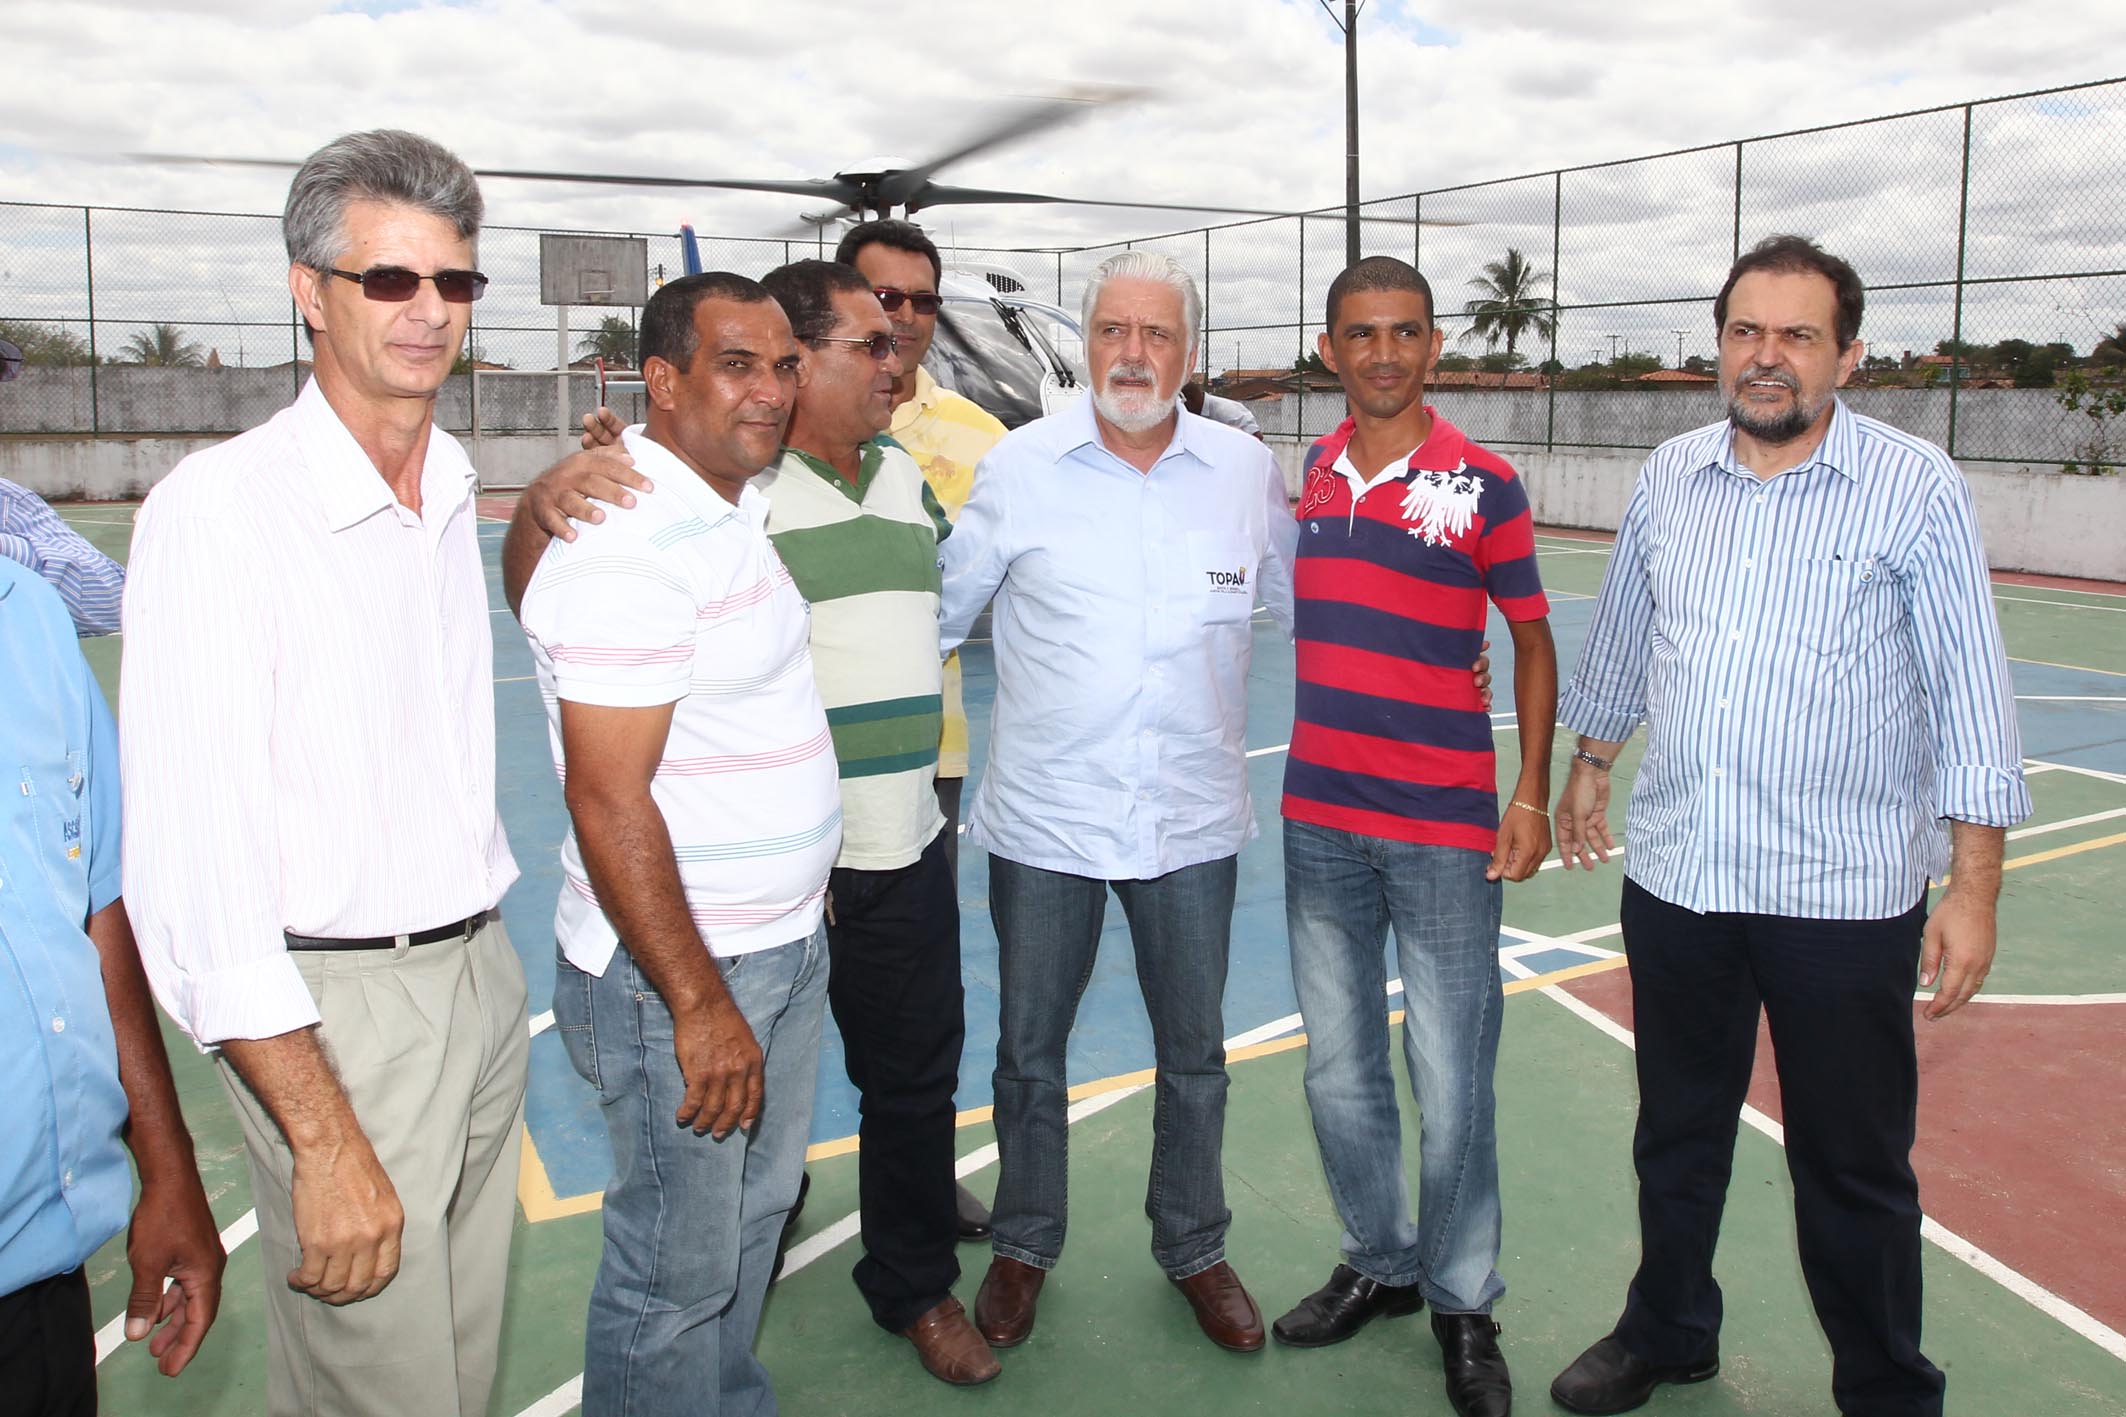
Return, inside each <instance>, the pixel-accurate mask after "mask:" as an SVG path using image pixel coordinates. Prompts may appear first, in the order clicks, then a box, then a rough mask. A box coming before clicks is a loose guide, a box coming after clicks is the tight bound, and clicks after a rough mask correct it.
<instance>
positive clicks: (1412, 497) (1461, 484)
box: [1403, 460, 1484, 546]
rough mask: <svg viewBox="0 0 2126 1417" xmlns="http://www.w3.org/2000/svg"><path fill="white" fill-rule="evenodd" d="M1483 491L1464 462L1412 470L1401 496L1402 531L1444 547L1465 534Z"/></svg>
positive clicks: (1473, 520)
mask: <svg viewBox="0 0 2126 1417" xmlns="http://www.w3.org/2000/svg"><path fill="white" fill-rule="evenodd" d="M1483 490H1484V484H1483V479H1482V478H1480V477H1478V476H1477V475H1476V474H1475V473H1473V472H1471V471H1469V464H1468V462H1467V461H1466V460H1462V461H1457V462H1456V463H1455V464H1454V466H1453V467H1452V468H1425V467H1420V468H1414V469H1412V470H1411V473H1410V486H1409V490H1408V491H1406V492H1405V493H1404V494H1403V520H1404V521H1406V522H1408V523H1409V525H1408V526H1406V527H1404V528H1403V530H1405V531H1407V532H1409V533H1410V534H1411V535H1412V536H1414V537H1416V538H1417V539H1418V540H1419V541H1422V542H1424V543H1425V544H1426V545H1427V546H1445V545H1447V544H1448V543H1449V542H1451V541H1453V540H1454V539H1455V538H1456V537H1459V536H1464V535H1467V534H1468V531H1469V528H1470V526H1471V525H1472V524H1473V523H1474V522H1475V520H1476V504H1477V502H1478V501H1479V499H1480V498H1481V497H1482V496H1483Z"/></svg>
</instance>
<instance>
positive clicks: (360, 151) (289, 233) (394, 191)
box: [281, 128, 484, 271]
mask: <svg viewBox="0 0 2126 1417" xmlns="http://www.w3.org/2000/svg"><path fill="white" fill-rule="evenodd" d="M349 202H385V203H389V204H391V205H393V206H400V207H413V208H415V209H416V210H418V211H424V212H427V213H429V214H430V215H431V216H438V217H441V218H442V219H443V220H445V221H447V222H449V223H450V224H451V225H452V226H454V227H456V228H457V231H458V235H459V236H460V237H461V238H463V239H464V240H467V241H471V240H473V239H475V238H476V237H478V236H479V234H480V217H481V215H482V214H483V211H484V203H483V202H482V201H481V200H480V184H479V182H478V181H477V180H475V178H474V177H473V175H472V169H471V168H469V167H467V166H466V165H465V164H464V163H463V162H462V161H460V160H459V158H458V156H457V155H456V154H455V153H453V152H451V151H450V150H449V149H448V148H446V147H444V146H443V145H442V144H440V143H436V142H431V141H430V140H429V139H427V138H424V137H422V136H420V135H419V134H418V133H408V132H404V131H402V130H400V129H397V128H378V129H375V130H373V131H371V132H367V133H349V134H347V135H346V136H345V137H340V138H334V139H333V140H332V141H331V142H329V143H327V144H325V146H323V147H321V148H319V149H318V150H317V151H316V152H314V153H312V154H310V156H309V157H307V158H305V159H304V160H303V165H302V167H301V169H300V170H298V171H297V172H296V174H295V181H293V182H292V183H290V184H289V185H288V206H287V209H286V210H285V211H283V212H282V213H281V232H282V235H283V236H285V237H286V238H287V242H288V259H289V260H290V261H292V262H294V263H295V264H296V265H298V266H308V267H310V268H311V269H312V270H318V271H322V270H329V269H330V268H331V267H332V266H333V264H334V263H335V262H337V261H338V260H339V258H340V254H341V253H342V252H343V251H345V250H346V248H347V204H348V203H349Z"/></svg>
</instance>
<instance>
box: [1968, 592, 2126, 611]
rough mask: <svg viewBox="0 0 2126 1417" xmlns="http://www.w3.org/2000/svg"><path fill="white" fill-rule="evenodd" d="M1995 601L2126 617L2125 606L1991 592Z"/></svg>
mask: <svg viewBox="0 0 2126 1417" xmlns="http://www.w3.org/2000/svg"><path fill="white" fill-rule="evenodd" d="M1993 598H1994V599H1995V600H2012V601H2014V602H2015V603H2016V604H2017V605H2050V606H2052V607H2054V608H2055V609H2059V610H2102V611H2105V612H2107V613H2108V614H2112V615H2126V605H2091V604H2089V603H2088V602H2086V601H2081V600H2042V599H2040V598H2038V597H2037V596H2034V595H2002V594H2001V593H2000V592H1999V591H1995V592H1993Z"/></svg>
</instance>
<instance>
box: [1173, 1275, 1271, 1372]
mask: <svg viewBox="0 0 2126 1417" xmlns="http://www.w3.org/2000/svg"><path fill="white" fill-rule="evenodd" d="M1174 1287H1175V1288H1177V1289H1179V1290H1180V1291H1181V1294H1182V1297H1183V1298H1185V1299H1187V1300H1188V1306H1189V1307H1190V1308H1191V1309H1194V1310H1195V1311H1196V1325H1197V1327H1199V1328H1201V1329H1202V1330H1203V1336H1204V1337H1205V1338H1208V1339H1209V1340H1210V1341H1211V1342H1213V1343H1215V1344H1217V1345H1218V1346H1219V1347H1220V1348H1224V1349H1228V1350H1230V1351H1232V1352H1234V1353H1253V1352H1256V1351H1257V1350H1259V1349H1260V1348H1261V1347H1262V1310H1260V1309H1258V1308H1256V1307H1255V1301H1254V1300H1253V1299H1251V1298H1249V1297H1248V1291H1247V1289H1246V1287H1245V1286H1243V1285H1242V1284H1241V1282H1240V1276H1239V1275H1237V1274H1235V1273H1233V1267H1232V1266H1231V1265H1229V1264H1227V1263H1226V1262H1225V1261H1224V1260H1220V1261H1218V1263H1216V1264H1214V1265H1212V1266H1211V1267H1210V1268H1209V1269H1205V1270H1198V1271H1197V1272H1196V1273H1194V1274H1192V1275H1190V1276H1189V1277H1188V1278H1187V1279H1176V1280H1174Z"/></svg>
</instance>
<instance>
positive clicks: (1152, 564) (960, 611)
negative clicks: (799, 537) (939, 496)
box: [938, 397, 1299, 880]
mask: <svg viewBox="0 0 2126 1417" xmlns="http://www.w3.org/2000/svg"><path fill="white" fill-rule="evenodd" d="M1298 539H1299V525H1298V523H1297V522H1296V521H1294V520H1293V518H1292V511H1291V504H1290V503H1289V502H1288V501H1287V500H1286V497H1285V490H1284V476H1283V474H1282V473H1281V472H1279V471H1278V468H1277V464H1276V461H1275V459H1273V458H1272V457H1271V456H1270V452H1269V449H1267V448H1266V447H1264V446H1263V445H1262V444H1261V443H1260V442H1258V441H1257V440H1255V439H1253V438H1250V437H1249V436H1248V435H1247V434H1245V433H1241V432H1239V431H1237V430H1235V429H1232V428H1226V427H1223V426H1221V425H1219V424H1216V423H1212V422H1211V421H1209V420H1208V419H1204V418H1198V417H1197V416H1195V415H1194V414H1191V413H1181V414H1179V415H1178V416H1177V419H1176V422H1175V427H1174V433H1173V438H1172V441H1171V442H1170V443H1169V444H1168V445H1167V448H1166V450H1165V451H1164V452H1163V453H1161V454H1160V456H1159V460H1158V461H1157V462H1155V463H1154V464H1153V465H1152V468H1151V471H1150V472H1139V471H1138V470H1137V469H1136V468H1134V467H1132V466H1130V465H1129V464H1128V463H1126V462H1124V461H1122V459H1120V458H1118V457H1116V456H1115V455H1114V454H1113V453H1112V452H1110V451H1108V449H1107V447H1106V446H1105V445H1104V444H1103V443H1102V442H1101V441H1100V437H1099V431H1098V425H1097V424H1096V422H1095V421H1094V418H1093V411H1092V404H1091V400H1090V398H1089V397H1088V398H1086V399H1083V400H1080V401H1079V402H1078V403H1077V404H1075V405H1073V406H1072V407H1070V408H1067V409H1064V410H1063V411H1061V412H1059V413H1055V414H1052V415H1050V416H1049V417H1047V418H1043V419H1039V420H1037V421H1036V422H1033V423H1029V424H1027V425H1026V426H1025V427H1023V428H1019V429H1016V430H1014V431H1013V432H1011V433H1008V434H1006V435H1005V436H1004V438H1003V440H1002V441H1001V442H999V443H998V444H997V445H996V447H994V448H993V449H991V450H990V452H989V455H988V456H987V457H985V458H983V459H982V461H981V465H980V467H979V469H978V470H977V472H976V474H975V479H974V494H973V495H972V496H971V497H969V498H968V499H967V504H966V506H964V507H963V508H961V510H960V515H959V517H958V518H957V519H956V520H955V521H954V523H953V532H952V535H951V537H949V538H948V539H947V540H946V541H945V542H944V543H943V544H942V545H940V546H939V548H938V550H939V554H940V557H941V561H940V564H941V565H942V567H943V570H944V585H945V593H944V603H943V609H942V611H941V618H942V622H943V640H944V647H945V648H946V649H948V650H949V649H951V648H953V647H954V646H955V645H957V644H958V643H959V642H960V640H961V639H962V637H964V636H965V635H966V633H967V628H968V626H969V625H970V624H971V623H972V622H973V620H974V617H975V616H976V615H977V614H979V613H980V612H981V609H982V606H983V605H984V604H986V603H988V602H989V600H990V598H991V596H992V595H993V596H994V597H995V616H994V624H995V627H996V628H995V641H996V671H997V691H996V709H995V712H994V715H993V717H992V718H991V721H990V731H989V762H988V767H987V769H986V771H984V773H983V774H982V780H981V785H980V787H979V788H978V789H977V790H976V792H975V795H974V801H973V803H972V804H971V807H970V810H969V812H968V821H967V840H968V844H969V845H970V846H974V847H977V848H980V849H983V850H987V851H991V852H994V853H995V854H996V855H998V856H1001V857H1003V858H1005V859H1006V860H1008V861H1016V862H1019V863H1020V864H1022V865H1027V866H1035V867H1039V868H1041V869H1043V870H1049V871H1063V872H1068V873H1070V874H1072V875H1079V876H1092V877H1097V878H1099V879H1102V880H1147V879H1150V878H1152V877H1156V876H1163V875H1165V874H1167V873H1168V872H1170V871H1177V870H1179V869H1181V868H1182V867H1184V866H1193V865H1198V864H1200V863H1202V862H1205V861H1215V860H1218V859H1220V858H1223V857H1226V856H1231V855H1233V854H1234V853H1235V852H1237V851H1239V850H1240V848H1241V846H1242V845H1244V844H1245V843H1246V842H1247V840H1248V839H1249V838H1250V837H1251V836H1253V835H1254V834H1255V830H1256V828H1255V812H1254V807H1253V805H1252V803H1251V802H1250V800H1249V797H1248V785H1247V758H1246V733H1247V678H1248V657H1249V651H1250V647H1251V645H1252V642H1253V627H1252V625H1251V623H1250V618H1251V616H1252V614H1253V612H1254V607H1255V604H1256V601H1257V599H1258V598H1259V599H1260V600H1261V602H1262V603H1263V604H1264V605H1265V606H1267V607H1268V608H1269V609H1270V611H1271V613H1272V614H1273V615H1274V616H1276V618H1277V620H1278V622H1279V623H1280V624H1281V625H1282V626H1283V627H1284V629H1285V631H1286V633H1287V634H1289V633H1290V631H1291V623H1292V569H1291V568H1292V552H1293V548H1294V546H1295V544H1296V543H1297V541H1298ZM1286 727H1287V724H1286V723H1285V721H1284V720H1282V719H1280V720H1279V721H1278V722H1277V723H1276V724H1275V725H1274V731H1276V732H1280V733H1281V732H1283V731H1284V729H1285V728H1286Z"/></svg>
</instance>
